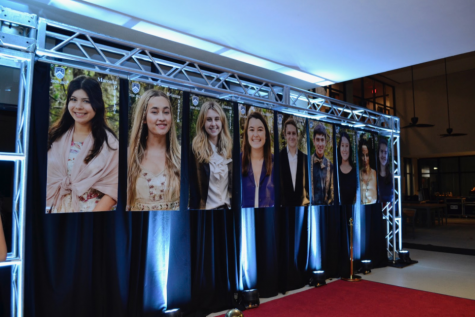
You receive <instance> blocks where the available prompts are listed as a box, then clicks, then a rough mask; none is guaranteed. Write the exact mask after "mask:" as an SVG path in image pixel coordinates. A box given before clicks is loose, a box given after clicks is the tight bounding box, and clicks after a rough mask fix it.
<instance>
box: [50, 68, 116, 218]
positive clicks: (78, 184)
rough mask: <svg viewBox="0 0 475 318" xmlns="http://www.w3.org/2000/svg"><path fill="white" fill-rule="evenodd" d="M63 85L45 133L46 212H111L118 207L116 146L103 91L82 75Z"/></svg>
mask: <svg viewBox="0 0 475 318" xmlns="http://www.w3.org/2000/svg"><path fill="white" fill-rule="evenodd" d="M67 73H68V72H67ZM63 74H64V73H63ZM61 79H62V78H61ZM54 81H55V80H52V82H53V83H54ZM63 83H66V81H63ZM68 84H69V85H68V86H67V91H66V99H65V100H66V102H65V105H64V106H63V108H62V110H61V113H60V114H59V116H58V117H57V119H56V121H54V123H52V124H51V126H50V129H49V132H48V170H47V191H46V192H47V194H46V212H47V213H61V212H91V211H110V210H112V209H113V208H114V206H115V205H116V203H117V194H118V193H117V192H118V189H117V187H118V157H119V156H118V155H119V151H118V150H119V142H118V140H117V137H116V134H115V133H114V131H113V130H112V129H111V127H110V126H109V124H108V120H107V119H106V104H105V102H104V97H103V90H102V87H101V84H100V83H99V81H98V80H97V79H95V78H93V77H88V76H84V75H81V76H77V77H76V78H74V79H73V80H71V81H70V82H68ZM110 84H111V85H114V84H113V83H110ZM116 84H117V83H116ZM116 87H117V86H116ZM51 92H52V94H53V95H54V93H56V91H54V90H53V89H52V90H51V91H50V93H51ZM117 95H118V93H117ZM114 96H116V95H114ZM113 106H114V109H115V105H113ZM52 108H53V107H52ZM52 111H53V110H52Z"/></svg>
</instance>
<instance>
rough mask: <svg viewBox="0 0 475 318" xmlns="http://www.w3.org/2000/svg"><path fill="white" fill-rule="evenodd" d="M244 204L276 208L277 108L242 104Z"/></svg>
mask: <svg viewBox="0 0 475 318" xmlns="http://www.w3.org/2000/svg"><path fill="white" fill-rule="evenodd" d="M238 107H239V133H240V140H241V185H242V207H243V208H264V207H273V206H274V202H275V190H274V111H272V110H269V109H265V108H259V107H254V106H249V105H244V104H239V106H238Z"/></svg>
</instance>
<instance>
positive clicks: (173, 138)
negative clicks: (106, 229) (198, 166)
mask: <svg viewBox="0 0 475 318" xmlns="http://www.w3.org/2000/svg"><path fill="white" fill-rule="evenodd" d="M153 97H163V98H165V99H166V100H167V101H168V104H169V105H170V113H171V116H172V122H171V126H170V130H169V131H168V133H167V136H166V138H167V149H166V162H165V169H166V172H167V176H168V178H167V184H166V189H168V191H167V193H165V199H166V200H167V201H177V200H178V199H179V197H180V165H181V149H180V145H179V143H178V139H177V134H176V128H175V127H176V126H175V120H174V119H173V108H172V107H171V106H172V105H171V102H170V99H169V98H168V96H167V94H165V93H164V92H162V91H159V90H156V89H150V90H148V91H146V92H145V93H144V94H143V95H142V96H141V97H140V99H139V101H138V102H137V104H136V106H135V110H134V114H133V126H132V130H131V132H130V142H129V154H128V160H127V162H128V165H129V167H128V171H127V182H128V186H127V208H128V209H130V208H132V206H133V205H134V204H135V200H136V198H137V193H136V184H137V179H138V178H139V175H140V172H141V167H140V164H141V163H142V160H143V158H144V156H145V151H146V150H147V137H148V126H147V124H146V123H145V121H146V118H147V108H148V103H149V101H150V99H152V98H153Z"/></svg>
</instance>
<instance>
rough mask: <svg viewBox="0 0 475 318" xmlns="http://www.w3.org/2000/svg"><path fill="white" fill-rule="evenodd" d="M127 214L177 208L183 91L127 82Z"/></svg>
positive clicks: (178, 200) (178, 204)
mask: <svg viewBox="0 0 475 318" xmlns="http://www.w3.org/2000/svg"><path fill="white" fill-rule="evenodd" d="M129 100H130V105H129V116H128V130H129V134H128V137H129V139H128V156H127V165H128V168H127V207H126V209H127V211H157V210H158V211H163V210H179V209H180V176H181V135H182V113H183V110H182V108H183V92H182V91H180V90H177V89H172V88H168V87H161V86H155V85H152V84H147V83H142V82H137V81H130V82H129Z"/></svg>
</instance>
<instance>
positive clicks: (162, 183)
mask: <svg viewBox="0 0 475 318" xmlns="http://www.w3.org/2000/svg"><path fill="white" fill-rule="evenodd" d="M141 168H142V170H141V172H140V175H139V177H138V178H137V183H136V185H135V191H136V194H137V196H136V200H135V204H134V205H133V206H132V208H131V211H164V210H178V209H179V208H180V200H177V201H167V200H166V193H167V188H166V185H167V173H166V170H163V171H162V172H160V173H158V174H154V173H152V172H150V171H148V170H147V169H145V168H144V167H141Z"/></svg>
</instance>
